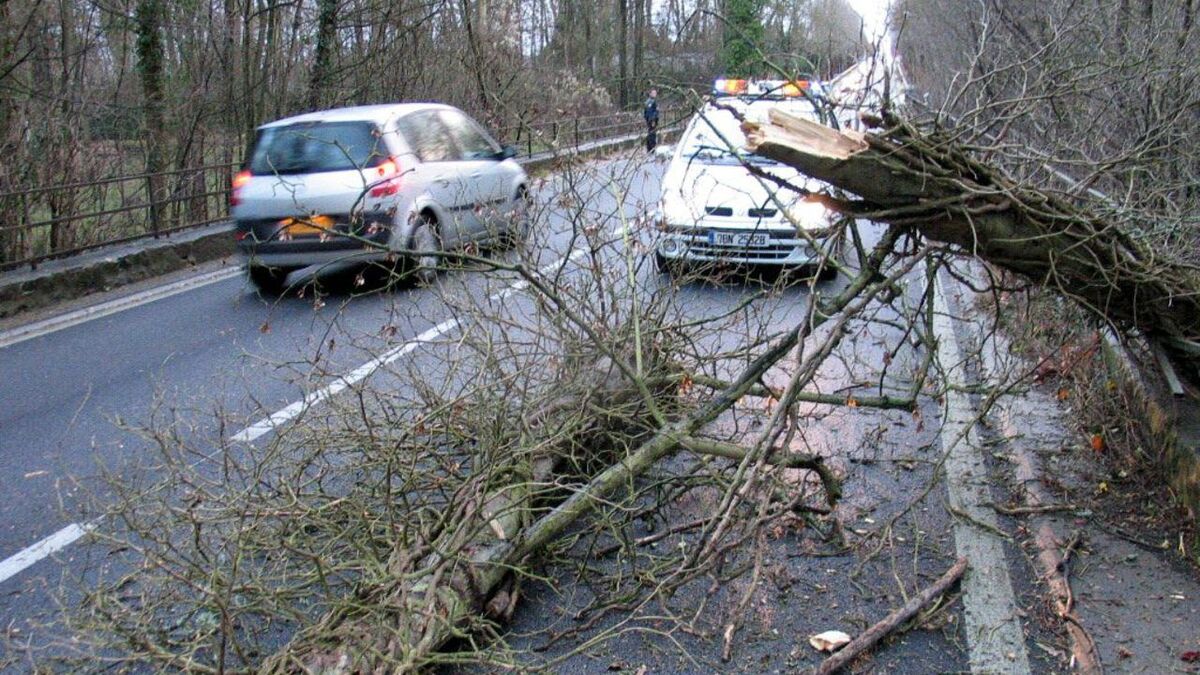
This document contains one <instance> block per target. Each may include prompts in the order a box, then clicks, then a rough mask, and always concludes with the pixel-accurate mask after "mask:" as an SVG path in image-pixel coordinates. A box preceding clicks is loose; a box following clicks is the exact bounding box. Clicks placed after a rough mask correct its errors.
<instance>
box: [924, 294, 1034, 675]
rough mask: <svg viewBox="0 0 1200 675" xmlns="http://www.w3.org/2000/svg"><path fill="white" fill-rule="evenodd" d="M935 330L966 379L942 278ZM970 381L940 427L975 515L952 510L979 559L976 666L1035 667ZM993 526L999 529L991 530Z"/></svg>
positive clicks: (969, 614)
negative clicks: (991, 505) (1019, 612)
mask: <svg viewBox="0 0 1200 675" xmlns="http://www.w3.org/2000/svg"><path fill="white" fill-rule="evenodd" d="M933 332H934V335H936V336H937V351H938V360H939V362H940V363H941V364H942V367H943V368H945V369H946V376H947V379H948V380H949V384H950V385H962V384H963V380H964V378H963V373H962V363H963V358H962V350H961V347H960V346H959V343H958V338H957V337H956V336H955V334H954V326H953V324H952V322H951V318H950V309H949V304H948V303H947V302H946V298H945V286H944V285H943V284H942V282H941V279H940V278H939V279H938V282H937V288H936V292H935V293H934V314H933ZM962 389H963V388H962V387H961V386H950V387H947V390H946V417H945V419H944V420H942V428H941V431H940V432H939V435H940V438H941V443H942V448H943V452H946V450H947V449H948V453H947V455H946V463H945V471H946V489H947V492H948V493H949V500H950V506H952V507H953V508H954V509H955V510H956V511H958V512H960V513H965V514H966V515H967V516H969V517H970V519H971V521H974V522H968V521H967V520H965V519H962V518H958V517H956V516H953V515H952V517H953V518H954V546H955V549H956V550H957V553H958V555H959V556H960V557H965V558H967V559H968V560H970V561H971V567H970V569H969V570H968V571H967V574H966V576H965V577H964V578H963V581H962V588H963V610H964V611H963V614H964V622H965V624H966V625H965V628H966V633H967V645H968V648H969V652H970V662H971V672H973V673H989V674H992V673H1014V674H1018V673H1019V674H1022V675H1023V674H1024V673H1028V672H1030V671H1029V655H1028V654H1027V652H1026V649H1025V632H1024V630H1023V629H1022V628H1021V619H1020V617H1019V616H1018V615H1017V601H1016V595H1015V594H1014V593H1013V587H1012V579H1011V578H1010V577H1009V574H1008V562H1007V561H1006V559H1005V555H1004V541H1003V540H1002V539H1001V538H1000V537H998V536H997V535H996V531H998V529H999V528H998V521H997V519H996V512H995V511H994V510H993V509H990V508H988V507H986V506H984V505H985V504H988V503H990V502H992V501H993V499H992V497H991V494H990V481H989V479H988V468H987V464H986V463H985V461H984V458H983V450H982V447H981V445H980V443H979V438H978V436H977V435H976V434H975V432H974V429H973V427H974V424H975V417H976V415H975V406H974V405H973V404H972V403H971V400H970V398H969V396H968V395H967V394H964V393H963V391H962ZM976 523H982V524H983V525H984V526H986V527H980V526H979V525H977V524H976ZM988 527H990V528H993V529H991V530H990V531H989V529H988Z"/></svg>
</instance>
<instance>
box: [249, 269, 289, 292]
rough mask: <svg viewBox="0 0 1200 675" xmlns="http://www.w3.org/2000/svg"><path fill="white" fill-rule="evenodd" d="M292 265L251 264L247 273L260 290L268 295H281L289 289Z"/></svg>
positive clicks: (251, 281)
mask: <svg viewBox="0 0 1200 675" xmlns="http://www.w3.org/2000/svg"><path fill="white" fill-rule="evenodd" d="M292 269H293V268H291V267H268V266H266V265H250V266H249V267H248V268H247V275H248V276H249V277H250V283H252V284H254V287H255V288H257V289H258V290H259V291H260V292H262V293H264V294H268V295H279V294H281V293H283V292H284V291H285V290H287V276H288V274H289V273H291V271H292Z"/></svg>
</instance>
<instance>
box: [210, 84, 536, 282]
mask: <svg viewBox="0 0 1200 675" xmlns="http://www.w3.org/2000/svg"><path fill="white" fill-rule="evenodd" d="M515 155H516V151H515V150H513V149H512V148H507V147H505V148H502V147H501V146H500V144H498V143H497V142H496V141H495V140H493V139H492V137H491V136H490V135H489V134H488V133H487V132H486V131H485V130H484V129H483V128H482V127H481V126H480V125H479V124H477V123H476V122H475V121H474V120H472V119H471V118H470V117H468V116H467V115H466V114H465V113H463V112H462V111H461V110H458V109H457V108H452V107H450V106H447V105H440V104H432V103H411V104H394V105H376V106H362V107H355V108H341V109H336V110H325V111H321V112H314V113H308V114H305V115H299V116H296V117H289V118H287V119H283V120H279V121H277V122H272V123H270V124H266V125H263V126H262V127H259V129H258V134H257V136H256V137H255V140H254V145H253V146H252V147H251V149H250V152H249V153H248V154H247V157H246V163H245V165H244V167H243V169H242V171H241V172H239V173H238V174H237V176H236V177H235V178H234V180H233V188H232V191H231V193H230V206H231V214H232V216H233V219H234V221H235V222H236V224H237V238H238V246H239V248H240V250H241V252H242V253H243V254H244V255H245V256H246V258H247V269H248V270H249V276H250V280H251V282H253V283H254V284H255V285H256V286H258V287H259V288H260V289H261V290H263V291H265V292H272V293H274V292H279V291H281V290H283V289H284V288H286V285H287V275H288V274H289V273H290V272H292V271H293V270H296V269H299V268H301V267H306V266H309V265H316V264H326V263H333V262H347V261H350V262H354V261H362V262H368V261H373V260H387V261H389V262H395V263H396V264H398V265H400V266H401V268H402V271H403V272H406V273H408V272H411V273H413V274H414V275H415V276H416V277H417V278H418V279H421V280H425V281H428V280H429V279H430V278H431V277H432V276H433V275H434V274H436V271H437V267H438V263H439V260H440V256H439V255H438V253H440V252H442V251H444V250H448V249H454V248H461V247H463V246H466V245H468V244H478V245H480V246H488V245H491V244H495V243H497V241H498V240H504V241H511V240H514V239H519V238H520V237H523V236H524V235H525V233H526V230H527V229H528V226H529V223H528V219H529V209H528V203H527V200H528V184H529V179H528V177H527V176H526V174H525V170H524V169H522V168H521V166H520V165H519V164H517V162H516V161H515V160H514V159H513V157H514V156H515ZM421 253H424V254H425V255H420V254H421Z"/></svg>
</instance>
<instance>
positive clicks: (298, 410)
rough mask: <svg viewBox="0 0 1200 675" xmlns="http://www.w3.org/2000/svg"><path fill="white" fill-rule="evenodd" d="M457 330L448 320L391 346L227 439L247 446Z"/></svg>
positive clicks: (456, 321) (454, 323) (455, 323)
mask: <svg viewBox="0 0 1200 675" xmlns="http://www.w3.org/2000/svg"><path fill="white" fill-rule="evenodd" d="M457 327H458V319H447V320H445V321H443V322H441V323H439V324H438V325H436V326H434V327H433V328H430V329H429V330H426V331H425V332H424V333H421V334H420V335H418V336H417V337H416V338H414V339H412V340H410V341H408V342H406V343H404V344H402V345H400V346H398V347H393V348H392V349H389V350H388V351H386V352H384V353H383V354H381V355H379V356H377V357H375V358H373V359H371V360H370V361H367V362H366V363H364V364H362V365H361V366H359V367H357V368H355V369H354V370H352V371H350V372H349V373H346V374H345V375H342V376H340V377H338V378H337V379H335V380H334V381H333V382H332V383H330V384H328V385H326V386H325V387H322V388H321V389H318V390H317V391H314V392H312V393H311V394H309V395H307V396H305V397H304V398H302V399H300V400H299V401H296V402H295V403H292V404H290V405H288V406H286V407H284V408H281V409H279V410H278V411H276V412H274V413H271V415H270V416H268V417H266V418H264V419H262V420H259V421H257V422H255V423H254V424H251V425H250V426H248V427H246V428H245V429H242V430H241V431H239V432H237V433H236V434H234V435H233V436H230V437H229V440H231V441H234V442H235V443H249V442H250V441H253V440H254V439H256V438H259V437H260V436H263V435H265V434H267V433H269V432H271V431H274V430H275V429H277V428H279V427H280V426H281V425H284V424H287V423H288V422H291V421H292V420H294V419H296V418H297V417H299V416H300V415H301V414H303V413H304V411H306V410H308V409H310V408H312V407H313V406H315V405H318V404H320V403H321V402H322V401H324V400H326V399H328V398H330V397H331V396H336V395H337V394H338V393H340V392H342V391H344V390H345V389H346V388H348V387H351V386H354V385H355V384H358V383H359V382H362V381H363V380H365V379H367V378H368V377H370V376H371V374H373V373H374V372H375V371H377V370H379V369H380V368H382V367H384V366H386V365H388V364H390V363H392V362H394V361H395V360H396V359H398V358H400V357H402V356H404V355H405V354H408V353H410V352H412V351H413V350H414V349H416V348H417V347H419V346H421V345H422V344H426V343H428V342H432V341H433V340H436V339H437V338H439V337H441V336H442V335H444V334H445V333H448V332H450V331H451V330H454V329H455V328H457Z"/></svg>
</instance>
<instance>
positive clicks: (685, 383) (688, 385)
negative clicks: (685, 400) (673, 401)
mask: <svg viewBox="0 0 1200 675" xmlns="http://www.w3.org/2000/svg"><path fill="white" fill-rule="evenodd" d="M691 390H692V376H691V375H684V376H683V379H682V380H680V382H679V395H680V396H686V395H687V393H688V392H689V391H691Z"/></svg>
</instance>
